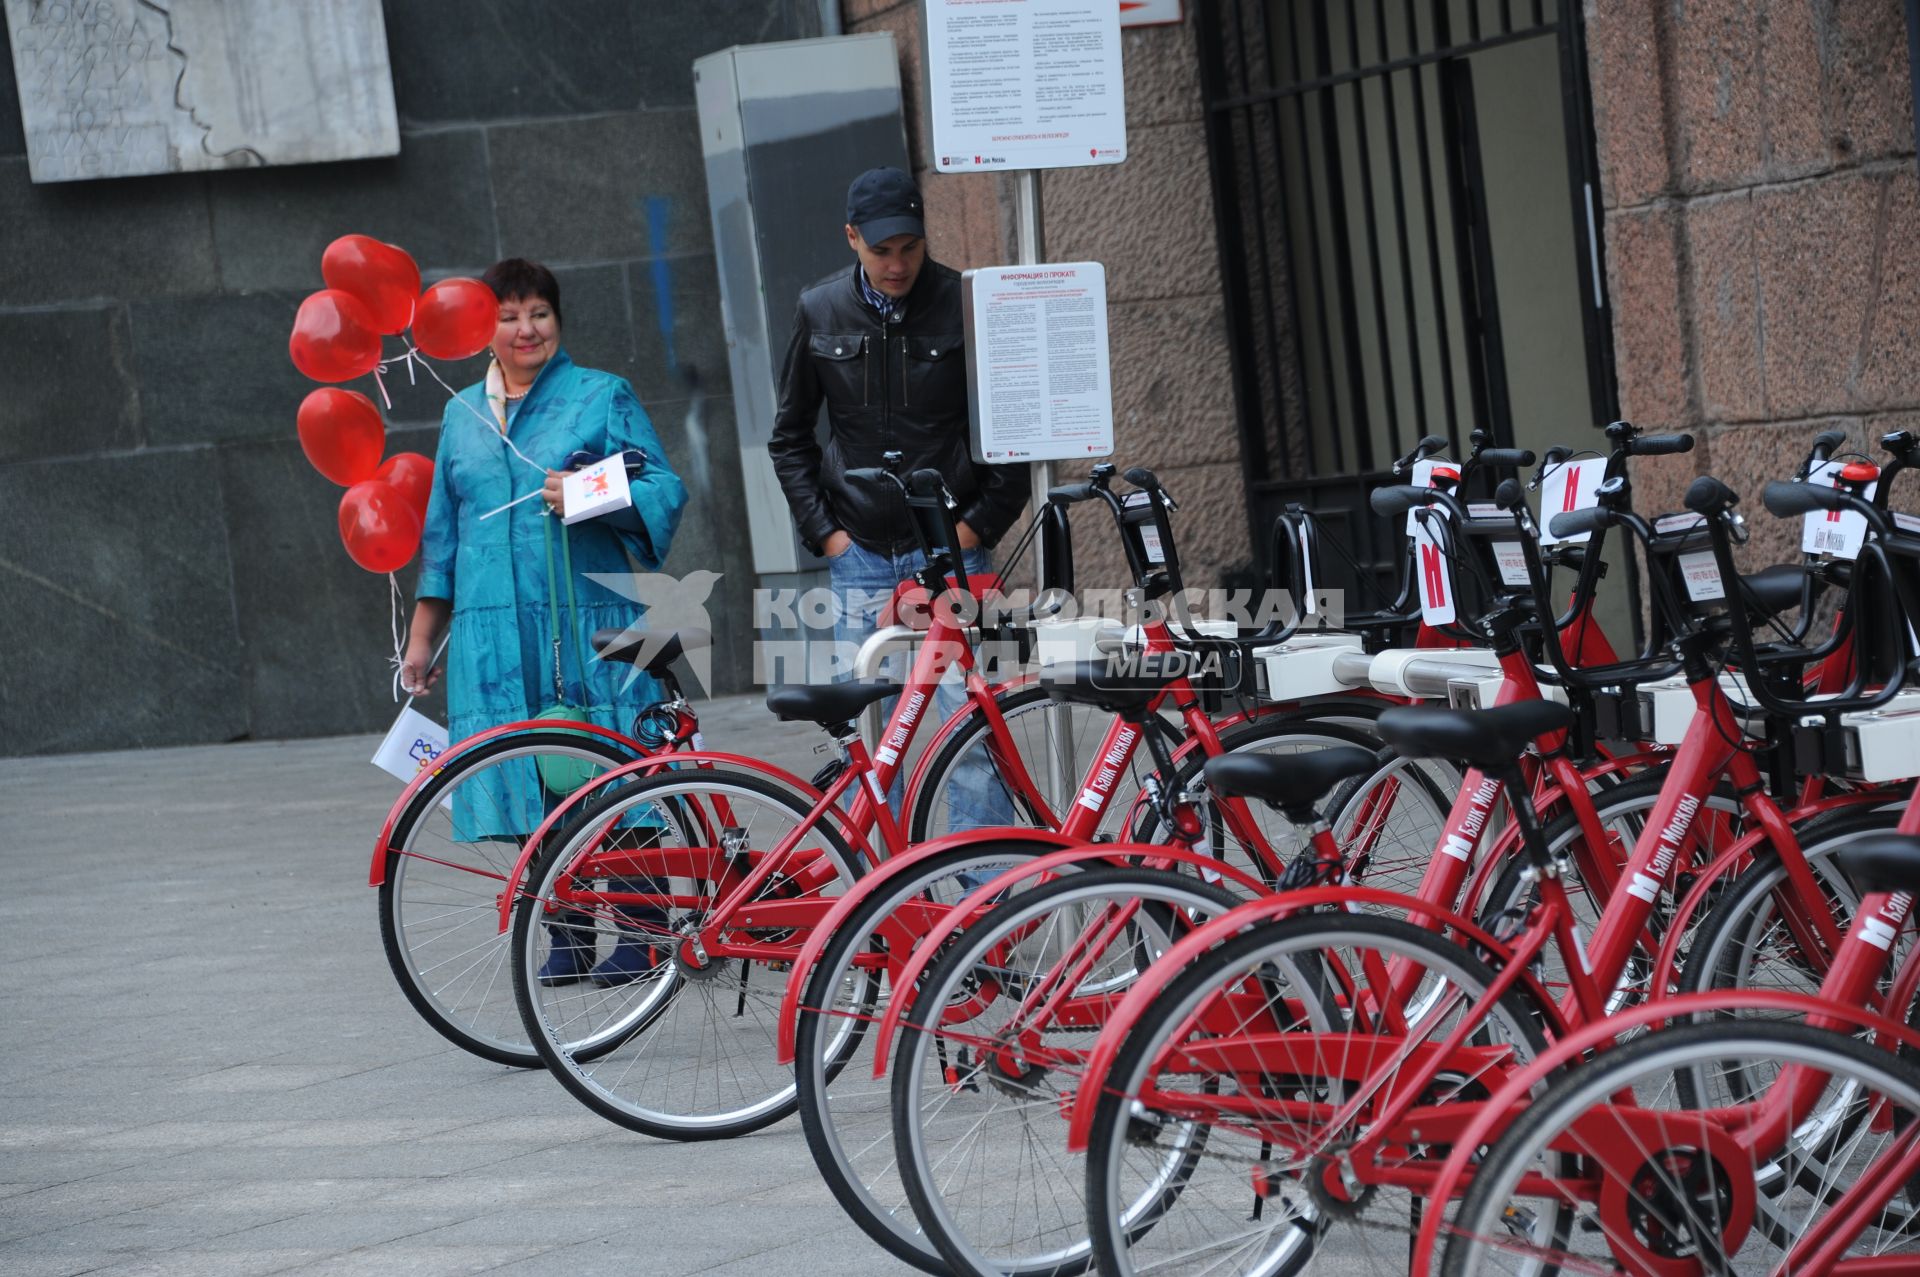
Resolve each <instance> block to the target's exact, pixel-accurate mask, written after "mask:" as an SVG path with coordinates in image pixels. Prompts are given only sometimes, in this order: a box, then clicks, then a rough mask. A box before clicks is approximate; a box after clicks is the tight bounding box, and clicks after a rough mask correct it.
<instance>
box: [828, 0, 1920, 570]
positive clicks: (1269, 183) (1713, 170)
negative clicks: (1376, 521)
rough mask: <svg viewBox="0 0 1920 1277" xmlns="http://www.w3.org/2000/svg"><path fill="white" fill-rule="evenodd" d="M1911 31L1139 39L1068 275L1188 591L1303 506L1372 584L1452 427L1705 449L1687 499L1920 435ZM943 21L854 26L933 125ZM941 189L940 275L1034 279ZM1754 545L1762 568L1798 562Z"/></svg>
mask: <svg viewBox="0 0 1920 1277" xmlns="http://www.w3.org/2000/svg"><path fill="white" fill-rule="evenodd" d="M1912 8H1913V6H1911V5H1908V4H1904V3H1903V2H1902V0H1864V2H1863V3H1844V4H1842V3H1825V2H1823V0H1687V3H1685V4H1679V3H1673V2H1672V0H1586V2H1585V3H1584V4H1582V3H1580V2H1579V0H1538V2H1536V0H1342V2H1341V3H1335V4H1319V3H1310V2H1309V0H1187V3H1186V4H1185V5H1184V19H1183V21H1182V22H1180V23H1178V24H1175V25H1168V26H1153V27H1139V28H1133V29H1129V30H1127V31H1126V32H1125V33H1124V39H1125V47H1126V58H1127V84H1126V91H1127V108H1128V116H1129V137H1128V148H1129V156H1128V159H1127V162H1126V163H1125V164H1123V165H1120V166H1118V167H1115V168H1087V169H1075V170H1066V171H1060V172H1053V173H1048V174H1046V175H1045V178H1044V191H1045V195H1044V201H1043V202H1044V205H1045V212H1046V233H1047V256H1048V257H1049V258H1052V259H1054V260H1071V259H1079V258H1090V259H1094V260H1098V261H1102V262H1104V263H1106V265H1107V269H1108V278H1109V281H1110V287H1111V289H1112V294H1113V333H1114V345H1113V365H1114V368H1113V373H1114V390H1115V400H1116V403H1115V408H1116V412H1117V415H1118V418H1119V422H1118V426H1117V434H1118V442H1119V452H1118V455H1119V457H1120V458H1122V459H1124V461H1125V463H1126V464H1130V465H1146V466H1148V467H1150V468H1152V469H1154V470H1155V471H1156V472H1158V473H1160V474H1161V475H1162V477H1163V478H1164V479H1165V480H1166V481H1167V484H1168V486H1169V488H1170V489H1171V490H1172V491H1173V493H1174V495H1175V497H1176V498H1178V499H1179V500H1181V502H1182V503H1183V506H1185V507H1186V508H1187V510H1188V512H1189V513H1188V517H1186V518H1185V519H1184V520H1183V521H1182V524H1181V527H1180V531H1181V534H1182V539H1183V550H1184V551H1185V552H1186V554H1187V557H1188V558H1189V560H1190V561H1191V562H1193V563H1194V565H1195V571H1193V572H1191V573H1190V574H1189V576H1190V578H1191V579H1196V580H1201V581H1207V580H1211V579H1215V578H1217V577H1218V576H1220V575H1221V574H1226V573H1235V572H1245V571H1248V570H1250V569H1251V568H1252V567H1254V566H1255V564H1256V562H1257V560H1258V558H1259V556H1260V553H1261V544H1262V541H1263V532H1262V527H1263V525H1264V524H1265V523H1266V522H1267V521H1268V520H1269V519H1270V518H1271V515H1272V513H1273V512H1274V511H1275V510H1276V509H1277V508H1279V507H1280V506H1281V505H1283V504H1285V503H1286V502H1289V501H1301V502H1303V503H1304V504H1306V505H1308V506H1309V508H1313V509H1316V510H1318V511H1319V512H1320V513H1321V514H1322V515H1323V517H1324V518H1326V519H1327V520H1328V521H1329V523H1330V526H1333V527H1337V528H1340V529H1341V530H1342V532H1343V536H1344V539H1345V540H1346V542H1347V544H1348V548H1349V549H1351V550H1352V551H1353V552H1354V554H1355V556H1356V557H1357V558H1359V559H1360V560H1362V561H1363V562H1370V563H1371V562H1378V561H1379V560H1380V558H1381V556H1382V555H1383V554H1384V553H1386V552H1387V547H1386V546H1384V545H1383V544H1380V543H1376V540H1375V530H1374V526H1373V524H1372V521H1371V519H1370V518H1368V517H1367V516H1366V515H1365V514H1364V513H1363V509H1364V506H1363V502H1364V494H1365V492H1366V490H1367V489H1368V488H1369V487H1370V486H1371V485H1372V484H1374V483H1377V482H1379V481H1380V480H1381V478H1382V472H1383V471H1384V470H1385V469H1386V467H1387V465H1388V463H1389V462H1390V461H1391V459H1392V458H1393V457H1395V456H1397V455H1399V454H1400V453H1402V452H1404V451H1405V450H1406V449H1407V448H1408V447H1410V446H1411V445H1412V443H1413V442H1414V441H1415V440H1417V439H1419V438H1420V437H1421V436H1422V435H1424V434H1428V433H1437V434H1440V435H1442V436H1443V437H1447V438H1448V439H1449V441H1450V442H1451V443H1452V444H1453V445H1454V446H1455V447H1460V446H1464V445H1465V444H1466V443H1467V442H1468V440H1469V437H1470V435H1471V433H1472V431H1473V430H1475V429H1486V430H1488V431H1490V432H1492V433H1493V434H1494V435H1495V436H1496V437H1497V438H1499V439H1500V440H1501V441H1502V442H1516V443H1518V444H1520V445H1522V446H1532V447H1536V448H1538V447H1541V446H1544V445H1545V444H1548V443H1553V442H1563V443H1570V444H1576V445H1579V444H1583V443H1584V444H1589V445H1591V444H1597V443H1598V441H1599V432H1598V427H1599V426H1601V425H1603V424H1604V423H1605V422H1606V421H1608V420H1610V419H1612V418H1613V417H1615V416H1624V417H1626V418H1628V419H1630V420H1633V421H1635V422H1637V423H1639V424H1640V425H1642V426H1644V427H1646V428H1648V429H1650V430H1690V431H1692V432H1693V433H1694V434H1695V435H1696V437H1697V439H1698V446H1697V447H1696V448H1695V450H1694V452H1693V453H1692V454H1690V455H1688V456H1684V457H1676V458H1669V459H1661V460H1657V461H1647V462H1643V463H1639V468H1638V469H1637V471H1636V473H1637V492H1638V494H1639V502H1640V504H1641V505H1642V507H1643V508H1645V509H1647V510H1663V509H1673V508H1677V507H1678V503H1679V497H1680V494H1681V492H1682V491H1684V489H1685V486H1686V484H1687V482H1688V481H1690V480H1691V478H1692V477H1693V476H1694V475H1696V474H1708V473H1711V474H1715V475H1717V476H1719V477H1720V478H1722V479H1724V480H1725V481H1727V482H1728V483H1730V484H1732V485H1733V486H1734V487H1735V488H1736V489H1738V490H1740V491H1742V492H1746V493H1753V492H1756V491H1757V490H1758V489H1759V487H1760V486H1761V485H1762V484H1763V483H1764V482H1765V481H1766V480H1768V479H1770V478H1774V477H1779V476H1781V475H1782V474H1783V473H1785V471H1786V470H1788V469H1791V467H1792V466H1793V465H1794V464H1795V463H1797V461H1798V459H1799V457H1800V456H1802V455H1803V454H1804V449H1805V446H1806V441H1807V440H1808V439H1810V438H1811V437H1812V436H1813V435H1814V434H1816V433H1819V432H1820V431H1822V430H1826V429H1831V428H1834V427H1842V428H1845V429H1846V430H1848V432H1849V438H1850V441H1851V446H1852V447H1854V448H1857V449H1859V450H1862V451H1865V452H1867V453H1868V454H1869V455H1872V454H1873V453H1874V449H1873V447H1872V443H1873V441H1874V440H1875V439H1877V438H1878V437H1879V435H1880V434H1881V433H1883V432H1885V431H1887V430H1892V429H1899V428H1902V427H1907V426H1912V425H1913V424H1914V421H1915V418H1914V412H1915V410H1916V409H1917V408H1920V364H1916V360H1915V358H1914V355H1915V349H1916V345H1915V343H1916V338H1917V337H1920V291H1917V290H1916V269H1920V268H1916V267H1915V265H1914V263H1913V260H1912V259H1913V253H1912V251H1911V246H1912V245H1914V244H1915V243H1916V242H1920V239H1916V232H1917V231H1920V225H1916V218H1920V203H1917V201H1920V178H1916V168H1915V160H1914V129H1913V101H1914V88H1913V81H1912V78H1911V75H1910V67H1909V59H1908V48H1909V39H1910V38H1911V36H1912V34H1913V33H1912V29H1911V27H1910V25H1909V16H1908V15H1909V11H1910V10H1911V9H1912ZM918 9H919V6H918V5H917V4H914V3H910V2H908V0H896V2H892V3H889V2H887V0H847V3H845V4H844V5H843V12H844V14H845V17H846V20H847V22H848V24H849V26H850V27H851V28H853V29H888V30H892V31H893V32H894V33H895V35H896V37H897V38H898V39H899V40H900V42H901V45H902V48H903V58H902V66H903V73H904V76H905V78H906V81H907V83H908V84H909V86H911V91H912V97H913V100H914V102H915V104H916V106H915V108H914V109H917V110H921V111H924V109H925V108H924V102H925V85H924V76H923V74H922V73H921V69H920V67H919V65H918V53H917V49H918V40H919V35H918V30H919V15H918ZM910 137H912V138H914V139H915V145H916V146H917V147H919V148H921V149H920V150H917V151H916V154H917V155H921V156H924V142H923V140H922V139H923V137H924V133H923V131H922V130H914V131H912V132H910ZM923 162H924V160H923ZM923 180H924V181H925V182H926V184H927V189H928V200H929V206H930V207H931V208H934V209H935V210H936V212H938V214H939V215H940V216H941V217H942V218H944V219H945V221H944V222H943V223H941V224H938V225H936V227H935V229H934V230H933V232H932V233H933V235H934V238H935V249H936V251H938V252H940V253H941V254H942V255H943V256H945V257H946V258H948V259H950V260H952V261H953V262H954V264H956V265H974V264H986V263H988V262H992V261H1005V260H1008V259H1009V254H1010V252H1011V248H1010V241H1009V240H1008V238H1007V230H1006V216H1005V213H1004V209H1005V208H1006V207H1007V205H1008V197H1007V194H1006V192H1005V191H1004V190H999V189H990V188H996V187H997V185H998V184H999V183H998V181H997V179H994V178H991V177H978V176H940V175H934V174H927V175H925V177H924V179H923ZM996 208H997V209H1000V210H1003V211H1002V213H1001V216H1000V218H999V220H998V222H997V223H996V220H995V217H994V211H995V210H996ZM1751 522H1752V524H1753V526H1754V530H1755V536H1754V540H1753V543H1752V544H1751V545H1750V546H1749V547H1748V553H1749V555H1750V557H1751V559H1752V561H1753V562H1754V564H1755V565H1759V564H1762V563H1765V562H1772V561H1775V560H1776V559H1778V558H1780V557H1783V556H1786V555H1789V554H1790V553H1791V542H1792V537H1793V533H1792V529H1791V528H1790V527H1788V526H1786V525H1783V524H1780V523H1779V522H1778V521H1775V520H1772V519H1770V518H1769V517H1768V516H1766V515H1765V514H1764V512H1758V513H1756V514H1755V515H1754V517H1753V518H1752V520H1751ZM1104 544H1105V540H1104V539H1103V538H1101V537H1100V536H1099V533H1098V530H1094V529H1090V530H1089V533H1088V536H1086V537H1083V538H1081V539H1080V543H1079V544H1078V545H1077V546H1076V554H1077V555H1078V557H1079V558H1080V560H1081V561H1082V562H1083V563H1084V562H1086V561H1087V560H1088V559H1089V558H1090V557H1096V558H1097V556H1098V549H1099V547H1100V546H1103V545H1104ZM1082 546H1084V547H1085V548H1084V549H1082V548H1081V547H1082ZM1109 567H1111V568H1117V563H1113V562H1109Z"/></svg>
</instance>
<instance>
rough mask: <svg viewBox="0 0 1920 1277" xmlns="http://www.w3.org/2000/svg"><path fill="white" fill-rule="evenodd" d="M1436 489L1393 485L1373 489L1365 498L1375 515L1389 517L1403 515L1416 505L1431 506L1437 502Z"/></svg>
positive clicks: (1437, 491) (1438, 496)
mask: <svg viewBox="0 0 1920 1277" xmlns="http://www.w3.org/2000/svg"><path fill="white" fill-rule="evenodd" d="M1441 495H1442V494H1441V492H1440V490H1439V489H1438V488H1415V487H1412V486H1410V485H1407V484H1395V485H1394V486H1392V487H1388V488H1375V489H1374V490H1373V493H1372V495H1370V496H1369V497H1368V498H1367V501H1368V503H1369V504H1370V505H1372V506H1373V512H1374V513H1375V514H1383V515H1387V516H1389V517H1391V516H1393V515H1396V514H1405V513H1406V512H1407V511H1409V510H1411V509H1413V507H1415V506H1417V505H1433V504H1435V503H1436V502H1438V501H1439V499H1440V497H1441Z"/></svg>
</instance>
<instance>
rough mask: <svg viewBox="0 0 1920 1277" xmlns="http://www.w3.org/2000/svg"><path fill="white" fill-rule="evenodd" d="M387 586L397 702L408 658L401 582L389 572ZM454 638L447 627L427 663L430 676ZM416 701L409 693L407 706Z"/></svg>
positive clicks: (394, 693)
mask: <svg viewBox="0 0 1920 1277" xmlns="http://www.w3.org/2000/svg"><path fill="white" fill-rule="evenodd" d="M387 584H388V585H389V586H390V587H392V590H393V655H392V656H391V657H390V658H388V659H389V660H390V661H391V662H392V664H393V699H394V700H396V701H397V700H399V699H400V676H401V675H402V674H404V673H405V672H406V667H407V658H406V657H405V656H404V655H403V654H402V650H401V646H400V612H401V598H400V580H399V578H398V577H396V576H395V575H394V574H393V573H391V572H389V573H387ZM452 637H453V626H451V625H449V626H447V632H446V633H445V634H442V635H441V636H440V646H439V647H436V648H434V649H433V656H432V657H431V658H429V659H428V661H427V672H428V674H429V675H431V674H432V672H433V667H434V666H436V665H438V664H439V663H440V657H441V655H442V654H443V653H444V652H445V651H446V650H447V640H448V639H450V638H452ZM414 699H415V698H414V694H413V693H412V692H408V693H407V704H408V705H411V704H413V702H414Z"/></svg>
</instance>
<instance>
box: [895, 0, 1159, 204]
mask: <svg viewBox="0 0 1920 1277" xmlns="http://www.w3.org/2000/svg"><path fill="white" fill-rule="evenodd" d="M924 13H925V15H926V24H927V27H926V42H925V48H926V51H927V60H926V66H927V94H928V100H929V103H930V107H931V114H932V118H933V156H934V167H935V168H937V169H938V170H939V171H940V172H942V173H979V172H995V171H998V170H1002V169H1045V168H1076V167H1080V166H1083V165H1088V164H1118V163H1119V162H1120V161H1122V160H1124V159H1126V158H1127V119H1126V92H1125V77H1124V76H1123V75H1122V73H1121V66H1120V9H1119V6H1118V5H1117V4H1115V3H1114V0H926V4H925V6H924Z"/></svg>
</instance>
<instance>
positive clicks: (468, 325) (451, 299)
mask: <svg viewBox="0 0 1920 1277" xmlns="http://www.w3.org/2000/svg"><path fill="white" fill-rule="evenodd" d="M499 326H500V299H499V298H497V297H495V296H494V295H493V290H492V289H491V288H488V287H487V286H486V285H485V284H483V283H481V282H480V281H479V280H477V279H443V280H441V281H440V282H439V283H437V284H435V285H434V286H433V287H432V288H429V289H428V290H427V291H426V292H424V293H422V294H421V295H420V303H419V305H417V306H415V307H414V309H413V344H414V345H416V346H418V347H419V348H420V353H421V354H423V355H427V356H430V357H431V358H434V359H471V358H472V357H473V356H475V355H477V354H479V353H480V352H481V351H483V350H485V349H486V348H487V347H488V346H490V345H492V344H493V334H494V330H495V329H497V328H498V327H499Z"/></svg>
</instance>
